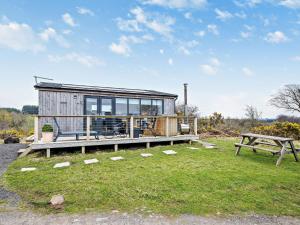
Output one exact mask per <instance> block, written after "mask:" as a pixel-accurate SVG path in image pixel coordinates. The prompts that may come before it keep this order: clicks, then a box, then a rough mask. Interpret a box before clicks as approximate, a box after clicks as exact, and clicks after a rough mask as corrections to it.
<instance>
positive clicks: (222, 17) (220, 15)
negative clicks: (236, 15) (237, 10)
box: [215, 9, 233, 21]
mask: <svg viewBox="0 0 300 225" xmlns="http://www.w3.org/2000/svg"><path fill="white" fill-rule="evenodd" d="M215 13H216V14H217V19H219V20H222V21H226V20H228V19H231V18H233V15H232V14H231V13H230V12H228V11H222V10H220V9H215Z"/></svg>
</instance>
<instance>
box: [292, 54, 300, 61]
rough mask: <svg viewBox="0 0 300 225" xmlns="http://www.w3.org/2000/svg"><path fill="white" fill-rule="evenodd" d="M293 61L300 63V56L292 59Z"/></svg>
mask: <svg viewBox="0 0 300 225" xmlns="http://www.w3.org/2000/svg"><path fill="white" fill-rule="evenodd" d="M291 60H292V61H296V62H300V56H298V55H297V56H294V57H292V58H291Z"/></svg>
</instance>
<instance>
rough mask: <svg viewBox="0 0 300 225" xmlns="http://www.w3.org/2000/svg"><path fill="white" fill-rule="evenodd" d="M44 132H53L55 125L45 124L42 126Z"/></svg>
mask: <svg viewBox="0 0 300 225" xmlns="http://www.w3.org/2000/svg"><path fill="white" fill-rule="evenodd" d="M42 132H53V127H52V125H51V124H45V125H44V126H43V128H42Z"/></svg>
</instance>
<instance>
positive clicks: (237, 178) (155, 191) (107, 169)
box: [2, 139, 300, 216]
mask: <svg viewBox="0 0 300 225" xmlns="http://www.w3.org/2000/svg"><path fill="white" fill-rule="evenodd" d="M209 141H210V142H213V143H216V144H217V145H218V147H219V149H213V150H212V149H204V148H202V147H201V146H200V145H198V144H194V145H193V146H194V147H199V148H200V149H199V150H190V149H188V148H187V147H188V146H189V145H186V144H181V145H174V146H159V147H155V148H151V149H147V150H145V149H140V150H127V151H120V152H117V153H115V152H106V153H103V152H102V153H101V152H97V153H93V154H86V155H81V154H68V155H61V156H54V157H53V158H50V159H47V158H43V157H37V155H30V156H29V157H25V158H22V159H18V160H17V161H15V162H14V163H13V164H11V165H10V167H9V169H8V171H7V172H6V173H5V175H4V178H3V181H2V182H3V184H4V185H5V186H6V187H8V188H9V189H11V190H13V191H16V192H17V193H18V194H19V195H20V196H21V197H22V198H23V200H24V201H25V203H27V205H29V206H32V207H33V208H35V209H37V210H39V211H44V212H49V211H51V210H52V209H51V208H50V207H49V205H48V204H47V203H48V201H49V199H50V198H51V196H52V195H55V194H63V195H64V196H65V199H66V202H65V207H64V209H63V211H64V212H70V213H74V212H76V213H78V212H88V211H110V210H112V209H117V210H120V211H126V212H136V211H140V210H143V212H146V213H147V212H154V213H160V214H167V215H176V214H196V215H208V214H218V215H220V214H221V215H228V214H250V213H255V214H267V215H275V214H276V215H292V216H300V163H296V162H294V159H293V158H292V156H291V155H288V156H286V157H285V159H284V160H283V161H282V164H281V165H280V167H277V168H276V167H275V163H276V160H277V157H273V156H272V155H271V154H268V153H265V152H259V153H257V154H254V153H253V152H251V151H249V150H247V149H242V151H241V154H240V156H238V157H235V156H234V147H233V144H234V142H235V141H236V140H234V139H210V140H209ZM167 149H173V150H175V151H177V155H176V156H167V155H164V154H163V153H162V151H163V150H167ZM142 152H151V153H153V155H154V156H153V157H151V158H142V157H141V156H140V154H141V153H142ZM112 156H123V157H124V158H125V160H123V161H111V160H110V159H109V158H110V157H112ZM91 158H97V159H99V160H100V163H98V164H93V165H84V164H83V160H84V159H91ZM64 161H70V162H71V164H72V165H71V167H69V168H61V169H53V168H52V167H53V165H54V164H55V163H58V162H64ZM21 167H37V168H38V170H36V171H33V172H26V173H24V172H20V168H21Z"/></svg>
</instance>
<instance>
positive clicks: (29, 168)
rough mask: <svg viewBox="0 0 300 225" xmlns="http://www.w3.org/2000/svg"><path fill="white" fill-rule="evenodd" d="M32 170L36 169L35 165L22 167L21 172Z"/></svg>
mask: <svg viewBox="0 0 300 225" xmlns="http://www.w3.org/2000/svg"><path fill="white" fill-rule="evenodd" d="M34 170H36V168H35V167H28V168H22V169H21V172H27V171H34Z"/></svg>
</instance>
